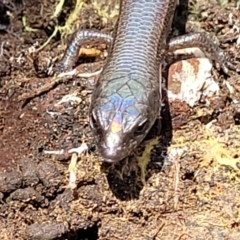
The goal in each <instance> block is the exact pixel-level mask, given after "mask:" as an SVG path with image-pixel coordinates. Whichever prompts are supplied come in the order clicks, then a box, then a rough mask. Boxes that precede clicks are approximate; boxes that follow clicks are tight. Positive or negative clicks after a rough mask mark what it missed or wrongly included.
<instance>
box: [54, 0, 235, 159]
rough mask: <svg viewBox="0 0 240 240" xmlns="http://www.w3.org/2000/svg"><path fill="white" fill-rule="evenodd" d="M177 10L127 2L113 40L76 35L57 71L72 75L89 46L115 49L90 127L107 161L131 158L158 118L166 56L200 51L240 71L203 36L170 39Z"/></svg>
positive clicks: (160, 0) (159, 3) (171, 2)
mask: <svg viewBox="0 0 240 240" xmlns="http://www.w3.org/2000/svg"><path fill="white" fill-rule="evenodd" d="M176 5H177V1H176V0H122V1H121V6H120V14H119V19H118V22H117V26H116V29H115V32H114V36H113V37H112V36H110V35H108V34H106V33H102V32H100V31H97V30H79V31H77V32H76V34H75V36H74V38H73V40H72V42H71V43H70V45H69V47H68V48H67V50H66V52H65V54H64V57H63V59H62V60H61V61H60V62H59V63H58V64H57V66H56V69H57V71H60V72H61V71H68V70H71V69H72V68H73V66H74V64H75V63H76V61H77V59H78V50H79V48H80V47H81V45H82V44H85V43H86V42H89V41H96V40H97V41H104V42H106V43H108V44H109V45H110V47H109V48H110V52H109V56H108V59H107V63H106V65H105V67H104V69H103V72H102V73H101V76H100V79H99V81H98V82H97V84H96V86H95V89H94V92H93V95H92V102H91V107H90V123H91V126H92V128H93V131H94V132H95V136H96V140H97V146H98V150H99V152H100V155H101V156H102V157H103V158H104V160H105V161H108V162H117V161H119V160H122V159H123V158H125V157H127V156H128V155H130V154H131V152H132V151H133V150H134V149H135V148H136V147H137V146H138V145H139V144H140V143H141V141H142V140H143V139H144V137H145V136H146V134H147V133H148V132H149V130H150V128H151V127H152V125H153V124H154V122H155V121H156V119H157V118H158V117H159V114H160V110H161V65H162V62H163V60H164V57H165V56H163V54H164V52H166V51H168V52H174V51H175V50H178V49H184V48H189V47H198V48H200V49H201V50H202V51H203V52H204V53H205V55H206V56H207V57H209V58H211V59H212V60H215V61H216V62H218V63H219V64H220V65H221V67H222V68H223V70H224V71H225V72H227V70H228V69H233V70H236V71H239V69H238V68H237V66H236V63H235V62H234V61H233V59H230V58H229V57H228V56H227V54H226V53H225V52H224V51H223V50H222V49H220V48H219V47H218V46H217V45H216V44H214V43H213V42H212V41H211V40H210V39H209V38H207V37H206V36H205V35H204V34H203V33H189V34H186V35H184V36H180V37H176V38H173V39H170V40H169V39H168V35H169V30H170V27H171V24H172V18H173V15H174V11H175V8H176Z"/></svg>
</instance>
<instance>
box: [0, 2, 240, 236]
mask: <svg viewBox="0 0 240 240" xmlns="http://www.w3.org/2000/svg"><path fill="white" fill-rule="evenodd" d="M61 3H62V4H63V6H62V7H61V6H60V5H61ZM187 6H188V9H187ZM187 11H188V16H187V14H186V12H187ZM117 14H118V1H115V0H112V1H107V0H105V1H100V0H88V1H87V0H85V1H83V0H82V1H81V0H78V1H76V2H75V1H65V2H64V1H43V0H42V1H41V0H38V1H33V0H25V1H21V0H15V1H14V0H6V1H1V2H0V39H1V41H0V44H1V49H0V62H1V63H0V135H1V141H0V169H1V170H0V236H1V239H9V240H11V239H36V240H40V239H41V240H52V239H58V240H63V239H68V240H70V239H78V240H80V239H89V240H90V239H129V240H130V239H139V240H148V239H149V240H150V239H152V240H154V239H169V240H170V239H174V240H175V239H179V240H180V239H181V240H183V239H184V240H188V239H189V240H190V239H197V240H201V239H204V240H205V239H218V240H223V239H224V240H230V239H231V240H235V239H236V240H237V239H240V196H239V192H240V178H239V170H240V152H239V149H240V127H239V124H240V118H239V117H240V105H239V101H240V94H239V91H240V76H239V75H238V74H237V73H235V72H232V71H231V72H229V75H226V74H224V72H222V71H217V70H216V69H214V70H213V74H214V75H215V78H216V79H217V82H218V84H219V86H220V89H221V91H220V95H219V96H218V97H213V98H211V99H210V100H209V101H205V100H204V99H203V100H202V101H200V102H199V103H198V104H197V106H194V107H193V108H190V107H189V106H188V105H187V104H185V103H183V102H178V101H170V102H169V111H170V112H169V113H170V114H168V111H166V109H165V110H163V119H162V137H161V138H160V139H157V138H156V137H153V134H154V133H155V132H154V129H153V131H152V132H151V133H150V135H149V136H148V139H155V141H153V145H154V147H153V148H151V149H150V147H148V146H150V145H149V144H147V143H149V142H145V144H143V146H142V148H145V151H144V155H143V157H142V158H141V159H140V157H139V158H138V159H137V158H130V159H126V160H123V161H121V162H120V163H118V164H116V165H111V164H106V163H102V161H101V159H100V157H99V156H98V152H97V150H96V146H95V144H94V138H93V135H92V132H91V130H90V127H89V124H88V107H89V103H90V97H91V89H90V88H89V82H91V80H94V79H95V77H94V76H93V77H90V78H83V77H79V76H74V77H65V78H63V79H61V80H57V81H56V80H54V79H55V78H54V77H53V76H48V74H47V71H48V69H49V68H50V66H51V65H52V64H53V63H54V62H57V61H58V60H60V59H61V56H62V54H63V52H64V49H65V48H66V44H67V42H68V41H69V39H70V38H71V34H72V33H73V32H74V31H75V30H76V29H78V28H79V27H81V28H83V29H84V28H96V29H102V30H103V31H106V32H110V31H112V29H113V27H114V23H115V21H116V17H117ZM186 17H188V18H187V19H188V21H187V22H186ZM239 19H240V11H239V10H238V9H237V8H236V4H235V3H228V4H227V5H226V6H220V5H219V4H218V3H217V2H215V1H209V2H207V1H206V2H203V1H198V2H194V1H192V2H189V3H186V2H181V6H180V7H179V8H178V12H177V14H176V17H175V21H174V28H173V29H174V31H173V33H172V34H173V35H181V34H183V33H184V32H191V31H200V30H201V31H206V32H207V33H209V34H210V36H211V37H213V38H214V37H217V39H218V40H219V44H220V46H221V48H223V49H225V50H226V51H228V53H229V54H230V53H231V52H232V53H234V54H235V56H237V57H238V56H239V52H240V50H239V46H238V44H239V43H240V38H239V36H240V34H239V33H240V20H239ZM54 31H55V32H56V34H53V33H54ZM48 39H50V41H49V42H47V43H46V46H43V44H44V43H45V42H46V41H47V40H48ZM91 47H93V46H91ZM86 49H87V48H86ZM91 49H92V48H91ZM87 50H89V49H87ZM89 51H90V50H89ZM91 51H95V55H94V56H91V57H88V58H80V60H79V64H80V63H88V62H94V61H98V60H99V59H101V58H103V57H104V56H105V46H104V44H103V45H101V46H100V45H99V46H95V50H91ZM91 51H90V52H91ZM90 55H91V54H90ZM84 71H86V72H88V73H91V72H92V71H94V70H92V69H90V68H86V69H85V68H84ZM226 81H227V83H228V84H229V85H230V86H231V88H230V87H226V86H228V85H227V84H226ZM42 89H43V90H44V91H42ZM229 89H232V90H231V91H230V90H229ZM40 93H41V94H40ZM209 102H210V104H209ZM207 103H208V104H207ZM83 146H85V147H86V148H87V151H86V152H84V153H82V154H81V155H80V156H79V157H78V161H77V163H76V162H75V161H76V154H72V152H71V149H73V148H79V147H83ZM150 150H151V151H150ZM139 152H141V151H139ZM139 154H140V153H139ZM150 155H151V156H150ZM139 159H140V160H139ZM150 159H151V160H150ZM70 163H71V164H70ZM74 174H75V175H74ZM74 177H76V179H74Z"/></svg>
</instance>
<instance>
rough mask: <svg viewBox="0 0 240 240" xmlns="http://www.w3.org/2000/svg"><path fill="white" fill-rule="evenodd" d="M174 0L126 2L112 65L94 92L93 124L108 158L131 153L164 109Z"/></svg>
mask: <svg viewBox="0 0 240 240" xmlns="http://www.w3.org/2000/svg"><path fill="white" fill-rule="evenodd" d="M175 8H176V1H175V0H123V1H121V6H120V14H119V19H118V23H117V27H116V31H115V35H114V41H113V46H112V49H111V51H110V55H109V57H108V61H107V64H106V66H105V68H104V69H103V72H102V73H101V76H100V79H99V81H98V82H97V85H96V88H95V90H94V92H93V95H92V103H91V108H90V112H91V118H90V120H91V125H92V126H93V129H94V131H95V133H96V136H97V138H98V139H97V142H98V144H97V145H98V150H99V152H100V154H101V156H102V157H103V158H104V160H105V161H108V162H116V161H119V160H122V159H123V158H125V157H127V156H128V155H129V154H130V153H131V152H132V151H133V150H134V149H135V148H136V147H137V146H138V145H139V144H140V143H141V141H142V140H143V139H144V137H145V136H146V134H147V133H148V132H149V130H150V128H151V127H152V125H153V124H154V122H155V121H156V119H157V117H159V114H160V109H161V64H160V63H161V61H162V57H163V56H162V54H161V51H162V50H164V49H165V48H166V42H167V37H168V35H169V30H170V27H171V23H172V18H173V15H174V11H175Z"/></svg>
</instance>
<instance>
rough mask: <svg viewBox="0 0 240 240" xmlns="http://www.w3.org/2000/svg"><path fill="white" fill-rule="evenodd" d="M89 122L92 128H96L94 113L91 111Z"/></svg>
mask: <svg viewBox="0 0 240 240" xmlns="http://www.w3.org/2000/svg"><path fill="white" fill-rule="evenodd" d="M89 123H90V127H91V128H92V129H96V128H97V127H98V124H97V119H96V115H95V114H94V112H92V113H91V115H90V119H89Z"/></svg>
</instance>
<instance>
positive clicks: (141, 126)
mask: <svg viewBox="0 0 240 240" xmlns="http://www.w3.org/2000/svg"><path fill="white" fill-rule="evenodd" d="M148 127H149V122H148V120H144V121H143V122H141V123H140V124H139V125H138V126H137V128H136V130H135V132H134V134H135V135H140V134H143V133H144V132H146V130H147V129H148Z"/></svg>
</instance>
